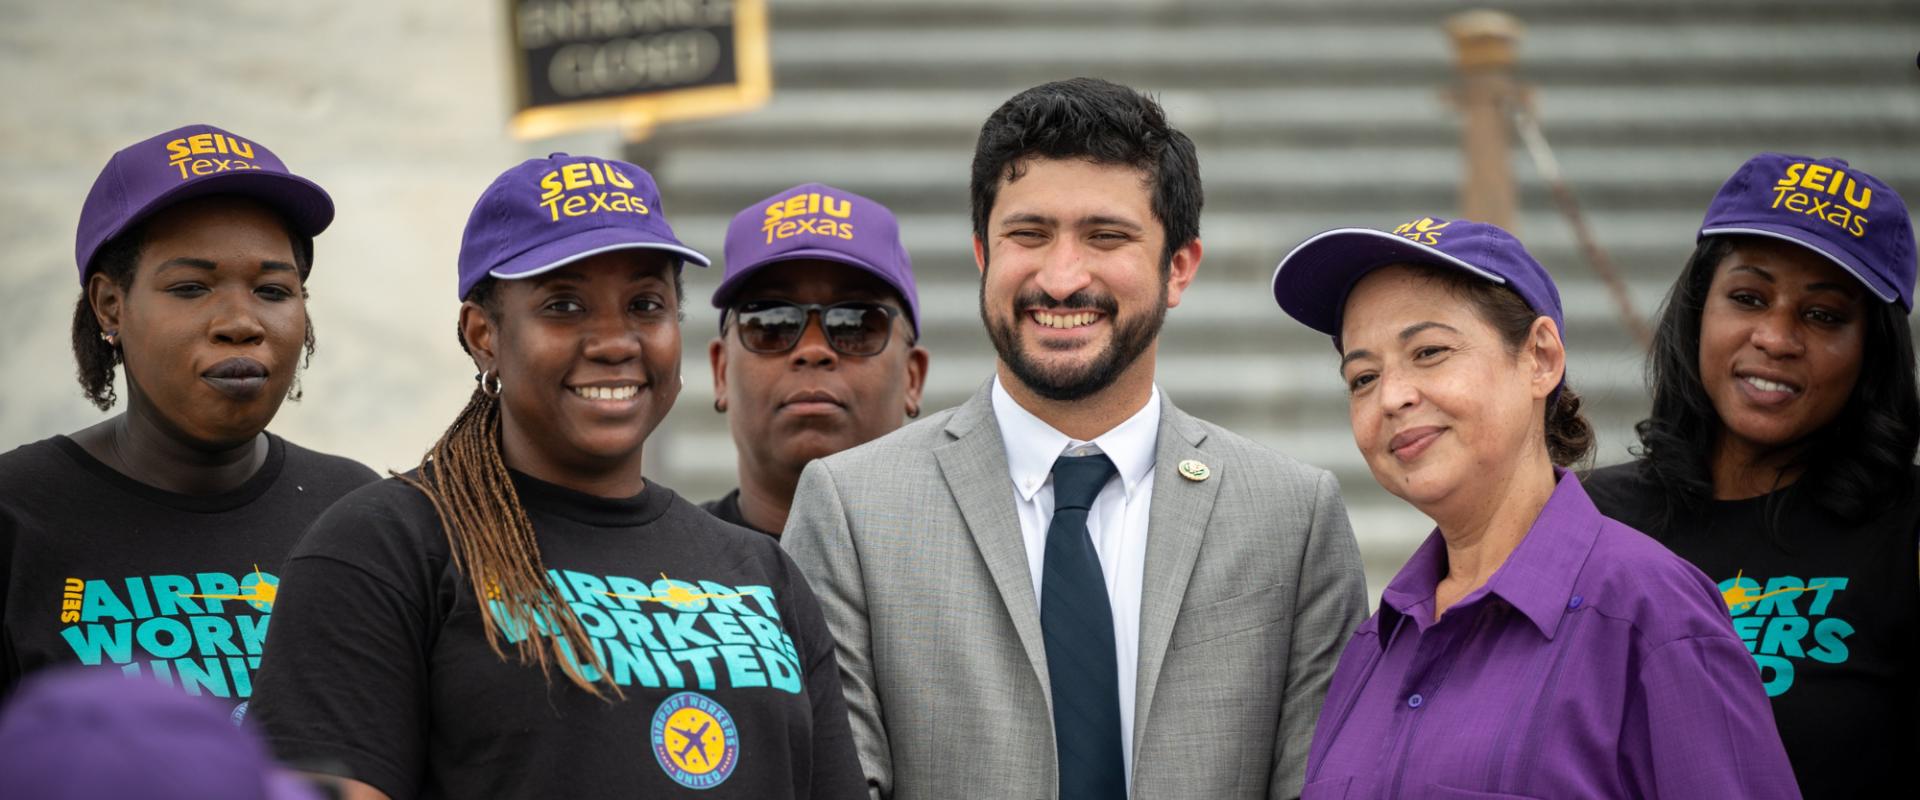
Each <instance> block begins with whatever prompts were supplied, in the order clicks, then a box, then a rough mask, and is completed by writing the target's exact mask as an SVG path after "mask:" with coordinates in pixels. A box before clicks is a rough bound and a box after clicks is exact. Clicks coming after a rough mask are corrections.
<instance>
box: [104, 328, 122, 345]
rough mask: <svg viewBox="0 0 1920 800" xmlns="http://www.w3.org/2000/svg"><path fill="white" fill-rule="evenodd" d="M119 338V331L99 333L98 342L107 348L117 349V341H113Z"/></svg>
mask: <svg viewBox="0 0 1920 800" xmlns="http://www.w3.org/2000/svg"><path fill="white" fill-rule="evenodd" d="M119 337H120V332H119V331H101V332H100V341H103V342H106V343H107V346H108V347H119V346H120V343H119V342H117V341H114V340H115V339H118V338H119Z"/></svg>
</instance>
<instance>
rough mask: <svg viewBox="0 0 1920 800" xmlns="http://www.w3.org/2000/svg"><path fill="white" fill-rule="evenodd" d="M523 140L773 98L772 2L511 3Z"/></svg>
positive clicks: (720, 110)
mask: <svg viewBox="0 0 1920 800" xmlns="http://www.w3.org/2000/svg"><path fill="white" fill-rule="evenodd" d="M508 13H509V17H510V18H509V22H510V25H509V28H510V30H511V34H512V39H513V41H512V44H513V61H514V79H515V83H516V84H517V89H518V91H517V93H516V94H517V100H518V103H517V107H516V113H515V114H514V118H513V123H512V127H513V130H514V133H515V134H517V135H519V136H522V137H527V138H531V137H538V136H547V135H552V134H555V133H562V132H565V131H568V130H574V129H578V128H583V127H592V126H596V125H607V124H623V125H627V126H629V127H637V128H640V129H645V128H646V127H649V126H651V125H652V124H654V123H656V122H662V121H667V120H673V119H686V118H692V117H706V116H716V115H720V114H727V113H733V112H737V111H742V110H746V109H750V108H754V107H756V106H759V105H760V104H762V103H764V102H766V99H767V97H768V96H769V95H770V94H771V91H772V87H771V84H772V80H771V69H770V66H769V64H768V61H767V25H766V8H765V5H764V2H763V0H508Z"/></svg>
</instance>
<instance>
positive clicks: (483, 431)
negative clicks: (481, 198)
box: [399, 278, 625, 699]
mask: <svg viewBox="0 0 1920 800" xmlns="http://www.w3.org/2000/svg"><path fill="white" fill-rule="evenodd" d="M495 285H496V284H495V282H494V280H493V279H491V278H489V279H487V280H485V281H482V282H481V283H480V284H479V285H477V286H475V287H474V288H473V291H472V292H471V293H469V294H468V295H467V299H468V300H471V301H473V302H474V303H476V304H478V305H479V306H480V307H481V309H483V311H484V313H486V314H487V315H488V316H489V317H494V318H496V319H497V318H498V315H497V313H496V311H495V309H494V307H493V289H494V287H495ZM460 347H461V348H462V349H465V350H467V351H468V352H469V353H471V352H472V350H471V348H469V347H468V346H467V340H466V335H465V334H464V332H462V333H461V334H460ZM489 381H493V382H494V383H493V386H494V388H493V390H492V391H489V390H488V382H489ZM497 381H498V378H496V377H493V376H488V375H482V376H481V381H480V385H479V386H477V387H475V388H474V391H473V397H471V398H470V399H468V401H467V407H466V409H464V410H462V411H461V412H460V416H458V417H456V418H454V420H453V424H452V425H450V426H448V427H447V431H446V433H443V434H441V435H440V441H437V442H435V443H434V444H433V448H432V449H431V450H428V451H427V455H426V457H425V458H424V459H422V460H421V462H420V477H419V478H418V479H415V478H411V477H408V476H406V475H401V476H399V477H400V479H401V480H404V481H406V482H407V483H408V484H410V485H412V486H413V487H414V488H416V489H419V490H420V491H421V493H423V494H425V495H426V496H427V499H429V500H431V501H432V502H433V510H434V513H435V514H437V515H438V516H439V517H440V527H441V529H442V530H444V531H445V532H446V536H447V545H448V547H449V549H451V550H452V551H453V562H454V566H455V568H457V569H459V570H460V571H461V572H462V573H463V574H465V575H466V577H467V582H468V583H469V584H471V585H472V588H473V596H474V599H475V600H476V601H478V602H479V604H480V608H481V609H483V611H482V613H481V614H480V620H481V625H482V626H483V627H484V629H485V631H486V636H487V646H488V647H491V648H493V652H494V655H496V656H499V657H500V659H501V660H503V661H504V660H506V658H507V654H506V651H505V650H504V649H503V648H502V647H501V645H500V636H501V631H500V624H499V623H498V622H496V617H498V616H504V617H506V619H507V620H508V624H509V625H511V626H512V628H513V630H514V631H515V632H516V633H518V634H520V638H519V640H518V641H517V642H514V648H515V652H514V655H515V658H516V659H517V660H518V661H519V662H520V663H521V664H533V665H537V666H539V667H540V674H541V675H542V676H544V677H545V678H546V679H547V680H548V681H552V679H553V666H554V663H555V662H558V663H559V665H560V670H561V672H563V673H564V674H565V675H566V676H567V679H568V680H570V681H572V682H573V684H574V685H575V686H578V687H580V688H582V689H585V690H586V691H588V692H592V693H593V694H594V696H596V697H600V698H602V699H607V690H611V691H612V694H613V696H614V697H624V696H625V694H624V693H623V692H621V691H620V687H619V686H618V685H617V684H615V683H614V682H613V679H612V677H611V676H610V675H608V673H607V670H606V668H605V667H606V664H605V662H604V660H603V659H602V657H601V655H600V654H599V652H598V651H596V650H594V648H593V643H592V639H590V638H589V637H588V636H587V631H586V628H585V627H583V626H582V625H581V624H580V618H579V617H577V616H575V615H574V613H573V609H572V608H570V607H568V606H567V605H566V604H565V603H562V602H559V601H557V600H556V599H555V597H554V594H553V591H552V590H551V588H550V587H549V585H548V583H547V577H546V574H547V569H546V565H545V563H544V562H543V561H542V560H541V558H540V545H539V542H538V541H537V540H536V539H535V538H534V533H533V522H532V521H531V520H529V519H528V518H527V512H526V509H524V508H522V507H521V505H520V497H519V495H518V493H516V492H515V491H514V489H513V480H512V478H511V477H510V476H509V475H508V473H507V462H506V459H505V458H504V457H503V456H502V455H501V453H500V397H499V394H498V392H499V389H498V386H499V384H498V382H497ZM543 633H545V634H550V635H542V634H543ZM509 638H511V637H509ZM583 660H584V661H583ZM583 663H584V664H585V666H586V667H587V671H586V672H583V671H582V669H581V664H583ZM601 684H605V686H604V687H603V686H602V685H601Z"/></svg>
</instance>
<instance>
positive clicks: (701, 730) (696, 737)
mask: <svg viewBox="0 0 1920 800" xmlns="http://www.w3.org/2000/svg"><path fill="white" fill-rule="evenodd" d="M711 727H713V721H712V720H702V721H701V722H700V727H698V728H695V729H693V730H687V729H686V728H674V729H673V732H674V733H677V734H680V735H681V736H685V737H687V746H686V747H682V748H680V751H679V752H677V753H674V754H673V757H674V758H676V759H679V760H680V763H682V764H691V763H693V762H692V761H689V760H688V757H689V756H699V757H700V760H701V761H702V762H705V761H707V752H706V748H705V747H702V746H701V745H700V741H701V738H702V737H704V736H706V735H707V729H708V728H711Z"/></svg>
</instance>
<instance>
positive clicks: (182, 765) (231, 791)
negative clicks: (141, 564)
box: [0, 667, 318, 800]
mask: <svg viewBox="0 0 1920 800" xmlns="http://www.w3.org/2000/svg"><path fill="white" fill-rule="evenodd" d="M229 702H231V701H229ZM230 716H231V715H229V714H228V713H227V712H226V711H225V710H224V709H223V708H222V707H221V706H220V705H219V704H218V703H216V702H215V701H214V700H212V699H210V698H206V697H193V696H190V695H188V694H186V693H184V692H182V691H180V690H179V689H176V688H174V687H172V686H168V685H166V684H162V683H158V682H156V681H153V680H151V679H148V678H136V677H129V676H126V675H122V674H121V673H120V671H119V670H107V669H83V668H78V667H67V668H63V669H58V670H50V671H47V672H43V673H40V674H38V675H35V676H32V677H30V678H28V679H27V681H26V683H25V684H23V685H22V687H21V689H20V691H19V693H17V694H15V695H14V696H13V698H12V699H11V700H10V701H9V702H8V705H7V707H6V712H5V713H4V714H0V782H4V785H5V787H6V790H7V792H8V795H9V796H11V797H33V798H45V799H46V800H62V799H63V798H75V799H76V800H78V799H79V798H96V797H144V798H156V800H172V799H173V798H180V799H181V800H185V799H186V798H195V800H199V799H200V798H220V799H221V800H255V799H256V798H257V799H258V800H318V795H317V794H316V793H315V792H314V791H313V790H312V789H310V788H308V787H307V786H306V784H304V783H303V782H302V781H301V780H300V779H299V778H298V777H297V776H295V775H293V774H292V773H291V772H288V771H286V770H284V769H281V768H280V767H278V766H277V765H275V764H274V763H273V760H272V759H271V758H269V757H268V755H267V747H266V745H265V744H264V743H262V742H261V741H260V739H259V738H258V737H256V736H255V735H254V734H253V733H252V732H251V731H250V730H248V729H246V728H244V727H242V726H241V725H239V724H237V723H236V722H235V721H234V720H232V719H231V718H230Z"/></svg>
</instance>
